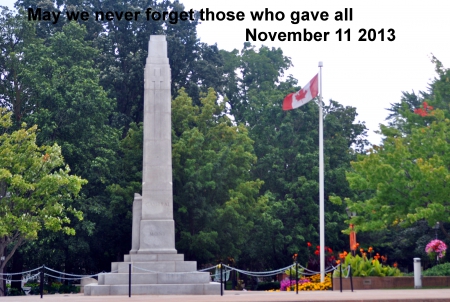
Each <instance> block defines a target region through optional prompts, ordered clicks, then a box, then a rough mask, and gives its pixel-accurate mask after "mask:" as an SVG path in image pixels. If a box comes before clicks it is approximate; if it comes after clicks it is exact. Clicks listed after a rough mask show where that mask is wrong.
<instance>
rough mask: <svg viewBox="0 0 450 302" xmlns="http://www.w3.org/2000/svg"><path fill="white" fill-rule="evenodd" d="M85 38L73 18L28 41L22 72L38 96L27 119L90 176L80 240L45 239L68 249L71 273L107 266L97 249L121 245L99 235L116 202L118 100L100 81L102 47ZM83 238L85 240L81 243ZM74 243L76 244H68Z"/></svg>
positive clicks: (54, 246) (108, 249)
mask: <svg viewBox="0 0 450 302" xmlns="http://www.w3.org/2000/svg"><path fill="white" fill-rule="evenodd" d="M85 37H86V29H85V27H84V26H81V25H78V24H77V23H74V22H72V23H68V24H66V25H65V26H64V27H63V28H62V30H61V31H59V32H56V33H55V34H54V35H52V36H51V37H49V38H48V39H47V40H46V41H42V40H38V41H35V43H31V44H29V45H27V47H26V48H25V50H24V61H25V64H26V66H27V68H26V69H24V71H23V73H22V78H23V82H24V83H25V85H26V86H27V92H28V94H29V97H30V99H32V100H33V103H32V104H33V110H32V112H30V113H29V114H28V115H26V116H24V117H23V120H24V121H26V122H27V123H30V124H37V125H38V126H39V129H40V131H39V133H38V134H37V141H38V143H40V144H53V143H57V144H58V145H59V146H61V151H62V154H63V156H64V158H65V160H66V162H67V163H68V164H69V165H70V167H71V168H72V171H73V172H74V173H76V174H77V175H80V176H81V177H83V178H85V179H87V180H88V181H89V183H88V184H87V185H86V186H84V187H83V189H82V192H81V198H80V199H79V200H77V203H78V205H77V207H78V208H79V209H80V210H82V211H83V212H84V213H85V218H86V219H85V220H84V221H82V222H80V223H78V224H77V225H76V226H74V228H75V229H76V230H77V232H78V237H77V240H78V242H74V240H75V239H73V238H71V237H69V236H53V235H52V234H45V235H48V236H49V237H48V239H49V240H46V241H45V242H47V243H46V244H47V247H48V249H53V250H55V249H56V250H61V253H65V254H66V261H65V268H66V269H67V270H68V271H71V272H73V271H74V270H79V268H78V267H77V268H73V267H72V266H73V265H75V264H77V263H84V264H85V268H86V269H88V270H89V272H90V271H91V270H93V271H98V270H100V269H104V265H100V264H99V263H98V262H99V261H101V260H102V259H105V258H106V257H98V258H97V257H95V256H94V255H93V254H96V253H106V254H107V255H111V254H114V255H115V254H116V252H111V250H113V251H114V250H115V249H116V247H117V246H119V245H117V244H116V245H113V243H109V241H106V242H101V240H100V239H98V237H100V238H102V239H105V240H106V238H107V236H99V235H98V234H101V233H103V232H105V231H106V230H105V229H109V228H111V225H110V224H111V222H110V221H108V220H107V219H106V217H105V215H104V213H105V212H107V211H108V209H109V204H110V200H109V198H108V194H107V193H106V188H107V186H108V185H110V184H111V183H113V180H114V176H115V175H116V170H115V169H116V152H117V149H118V142H119V137H120V131H118V130H116V129H114V128H112V127H111V126H110V125H109V123H110V120H111V119H112V118H113V116H114V111H113V110H114V101H113V100H112V99H109V98H108V97H107V93H106V92H105V90H104V89H103V88H102V87H101V86H100V84H99V81H100V79H99V74H100V71H99V70H98V69H96V68H95V67H94V66H95V64H94V60H93V58H95V57H96V56H97V55H99V52H98V51H97V50H96V49H95V48H93V47H92V46H91V43H90V42H89V41H86V40H85ZM112 229H113V228H112ZM109 233H111V236H113V233H112V232H108V234H109ZM96 237H97V239H96ZM80 238H84V241H85V243H83V244H81V242H80ZM39 242H41V241H39ZM39 242H38V243H39ZM69 246H71V247H72V248H70V249H68V247H69ZM64 250H65V251H64ZM121 251H122V250H121ZM36 253H39V251H37V252H36ZM45 256H46V254H45V253H44V255H43V257H45ZM109 257H112V256H109ZM92 258H96V261H92ZM109 259H111V258H109ZM104 261H106V260H104ZM41 263H42V262H41ZM55 265H58V264H55Z"/></svg>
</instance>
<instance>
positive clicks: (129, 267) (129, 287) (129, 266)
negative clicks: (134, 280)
mask: <svg viewBox="0 0 450 302" xmlns="http://www.w3.org/2000/svg"><path fill="white" fill-rule="evenodd" d="M128 297H129V298H131V263H129V264H128Z"/></svg>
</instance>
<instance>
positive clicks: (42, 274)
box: [39, 265, 45, 299]
mask: <svg viewBox="0 0 450 302" xmlns="http://www.w3.org/2000/svg"><path fill="white" fill-rule="evenodd" d="M44 267H45V266H44V265H43V266H42V268H41V275H40V284H39V291H40V292H41V299H42V296H43V295H44V269H45V268H44Z"/></svg>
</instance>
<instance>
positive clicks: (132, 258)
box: [124, 254, 184, 262]
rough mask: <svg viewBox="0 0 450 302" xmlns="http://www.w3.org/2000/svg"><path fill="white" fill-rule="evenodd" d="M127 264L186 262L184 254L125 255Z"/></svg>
mask: <svg viewBox="0 0 450 302" xmlns="http://www.w3.org/2000/svg"><path fill="white" fill-rule="evenodd" d="M124 261H125V262H147V261H184V254H129V255H124Z"/></svg>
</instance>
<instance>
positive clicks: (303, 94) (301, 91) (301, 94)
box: [295, 89, 306, 101]
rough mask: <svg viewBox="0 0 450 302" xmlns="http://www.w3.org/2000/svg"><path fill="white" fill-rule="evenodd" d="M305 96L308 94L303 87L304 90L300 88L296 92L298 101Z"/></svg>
mask: <svg viewBox="0 0 450 302" xmlns="http://www.w3.org/2000/svg"><path fill="white" fill-rule="evenodd" d="M305 96H306V90H303V89H302V90H300V91H299V92H298V93H296V94H295V99H296V100H297V101H300V100H302V99H304V98H305Z"/></svg>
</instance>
